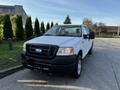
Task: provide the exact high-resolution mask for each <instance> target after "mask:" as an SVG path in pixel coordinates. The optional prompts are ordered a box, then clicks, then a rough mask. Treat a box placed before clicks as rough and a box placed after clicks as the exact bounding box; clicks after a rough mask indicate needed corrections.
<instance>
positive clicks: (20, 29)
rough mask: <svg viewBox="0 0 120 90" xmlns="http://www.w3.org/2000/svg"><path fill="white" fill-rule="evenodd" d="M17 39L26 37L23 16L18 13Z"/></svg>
mask: <svg viewBox="0 0 120 90" xmlns="http://www.w3.org/2000/svg"><path fill="white" fill-rule="evenodd" d="M15 34H16V35H15V36H16V39H17V40H23V39H24V29H23V22H22V17H21V16H19V15H17V19H16V33H15Z"/></svg>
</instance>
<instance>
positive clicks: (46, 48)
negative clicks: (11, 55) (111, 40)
mask: <svg viewBox="0 0 120 90" xmlns="http://www.w3.org/2000/svg"><path fill="white" fill-rule="evenodd" d="M93 39H94V34H93V33H90V30H89V29H88V27H87V26H86V25H56V26H54V27H52V28H51V29H50V30H48V31H47V32H46V33H45V34H44V35H43V36H40V37H36V38H34V39H31V40H29V41H26V42H25V43H24V45H23V53H22V64H23V66H24V67H26V68H29V69H40V70H42V71H50V72H56V73H62V72H64V73H65V72H69V73H71V74H72V76H74V77H75V78H78V77H79V76H80V74H81V70H82V62H81V61H82V60H83V59H84V57H85V56H86V55H87V54H92V48H93Z"/></svg>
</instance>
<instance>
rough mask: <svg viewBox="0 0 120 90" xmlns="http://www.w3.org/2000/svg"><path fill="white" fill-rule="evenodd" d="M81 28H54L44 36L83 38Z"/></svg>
mask: <svg viewBox="0 0 120 90" xmlns="http://www.w3.org/2000/svg"><path fill="white" fill-rule="evenodd" d="M81 31H82V30H81V29H80V26H54V27H52V28H51V29H49V30H48V31H47V32H46V33H45V34H44V36H81V34H82V33H81Z"/></svg>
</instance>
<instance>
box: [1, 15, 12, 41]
mask: <svg viewBox="0 0 120 90" xmlns="http://www.w3.org/2000/svg"><path fill="white" fill-rule="evenodd" d="M3 35H4V38H5V39H6V40H7V39H8V38H13V30H12V24H11V21H10V16H9V15H5V17H4V23H3Z"/></svg>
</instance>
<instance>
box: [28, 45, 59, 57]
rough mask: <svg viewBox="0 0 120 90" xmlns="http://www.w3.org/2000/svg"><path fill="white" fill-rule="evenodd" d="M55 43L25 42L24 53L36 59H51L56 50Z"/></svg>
mask: <svg viewBox="0 0 120 90" xmlns="http://www.w3.org/2000/svg"><path fill="white" fill-rule="evenodd" d="M58 48H59V47H58V46H56V45H43V44H27V45H26V55H27V56H30V57H34V58H38V59H52V58H54V57H55V56H56V53H57V51H58Z"/></svg>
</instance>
